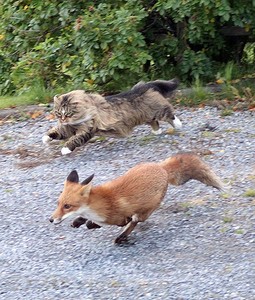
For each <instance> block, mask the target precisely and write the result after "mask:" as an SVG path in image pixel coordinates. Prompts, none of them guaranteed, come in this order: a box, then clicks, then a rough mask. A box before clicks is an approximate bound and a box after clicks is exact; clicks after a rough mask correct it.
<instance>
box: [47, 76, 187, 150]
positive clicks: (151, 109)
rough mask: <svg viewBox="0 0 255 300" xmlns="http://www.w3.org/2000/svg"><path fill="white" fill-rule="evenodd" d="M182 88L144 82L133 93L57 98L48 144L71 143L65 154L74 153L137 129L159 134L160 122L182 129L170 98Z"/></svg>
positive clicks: (169, 83) (74, 94) (172, 82)
mask: <svg viewBox="0 0 255 300" xmlns="http://www.w3.org/2000/svg"><path fill="white" fill-rule="evenodd" d="M177 86H178V81H177V80H168V81H167V80H156V81H150V82H147V83H144V82H140V83H138V84H136V85H135V86H134V87H133V88H132V89H131V90H130V91H128V92H123V93H120V94H116V95H112V96H106V97H103V96H101V95H99V94H89V93H86V92H85V91H83V90H76V91H72V92H69V93H67V94H63V95H60V96H55V97H54V113H55V115H56V117H57V118H58V125H57V126H56V127H54V128H52V129H50V130H49V131H48V132H47V135H45V136H44V137H43V141H44V142H48V141H50V140H52V139H58V140H62V139H67V141H66V143H65V147H64V148H62V154H67V153H70V152H71V151H73V150H74V149H75V148H76V147H79V146H81V145H83V144H85V143H86V142H87V141H88V140H90V139H91V138H92V137H93V136H95V135H99V136H114V137H125V136H127V135H129V134H130V133H131V132H132V130H133V128H134V127H135V126H137V125H141V124H149V125H151V127H152V130H153V131H154V132H155V133H159V131H160V129H159V123H158V121H160V120H162V121H166V122H168V123H170V124H171V125H172V126H173V127H176V128H180V127H181V122H180V120H179V119H178V118H177V117H176V116H175V115H174V110H173V107H172V105H171V104H170V103H169V101H168V100H167V98H168V97H169V96H170V95H171V94H172V92H173V91H174V90H175V89H176V87H177Z"/></svg>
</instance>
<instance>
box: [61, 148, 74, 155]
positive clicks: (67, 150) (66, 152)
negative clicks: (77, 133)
mask: <svg viewBox="0 0 255 300" xmlns="http://www.w3.org/2000/svg"><path fill="white" fill-rule="evenodd" d="M71 152H72V151H71V150H70V149H69V148H67V147H63V148H62V149H61V154H62V155H66V154H69V153H71Z"/></svg>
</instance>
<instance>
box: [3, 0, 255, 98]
mask: <svg viewBox="0 0 255 300" xmlns="http://www.w3.org/2000/svg"><path fill="white" fill-rule="evenodd" d="M0 13H1V19H0V58H1V60H0V93H1V94H5V93H11V92H17V91H19V92H27V91H28V90H29V89H31V87H33V86H37V85H38V83H40V84H41V83H43V85H44V88H45V89H59V87H61V88H62V89H63V90H67V89H71V88H85V89H87V90H97V91H117V90H122V89H125V88H128V87H129V86H131V85H133V84H134V83H136V82H137V81H138V80H141V79H144V80H148V79H155V78H171V77H175V76H177V77H180V79H181V81H189V82H192V81H194V79H195V78H197V77H199V78H200V79H203V80H204V81H207V80H211V79H213V78H215V76H216V74H217V72H218V71H219V69H220V68H222V67H221V65H222V64H224V65H225V64H226V63H227V62H228V61H235V62H238V63H243V64H251V63H254V44H252V43H251V44H250V45H253V46H250V47H246V48H244V49H245V55H243V47H241V46H242V45H245V44H246V43H247V42H249V41H254V37H255V30H254V29H255V18H254V14H255V5H254V1H248V0H246V1H242V3H240V2H238V1H230V0H180V1H177V0H167V1H165V0H157V1H152V2H151V1H146V0H144V1H140V2H137V1H135V0H128V1H113V0H108V1H106V0H105V1H74V0H69V1H60V2H59V1H58V2H54V1H50V0H45V1H38V0H28V1H19V0H5V1H1V4H0ZM229 26H239V27H238V28H241V29H242V30H243V32H244V33H247V35H245V34H244V35H243V36H241V39H242V40H241V42H240V43H239V42H238V40H236V41H234V42H236V44H235V46H234V47H233V37H229V36H227V35H226V34H223V31H222V28H225V27H229ZM242 58H243V59H242Z"/></svg>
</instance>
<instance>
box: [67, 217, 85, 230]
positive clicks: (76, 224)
mask: <svg viewBox="0 0 255 300" xmlns="http://www.w3.org/2000/svg"><path fill="white" fill-rule="evenodd" d="M86 221H87V219H85V218H83V217H78V218H76V219H75V220H74V221H73V223H72V224H71V226H72V227H74V228H79V227H80V226H81V225H83V224H85V223H86Z"/></svg>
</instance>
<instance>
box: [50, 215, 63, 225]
mask: <svg viewBox="0 0 255 300" xmlns="http://www.w3.org/2000/svg"><path fill="white" fill-rule="evenodd" d="M49 221H50V222H51V223H53V224H55V225H56V224H59V223H61V221H62V220H61V219H54V218H53V217H50V218H49Z"/></svg>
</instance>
